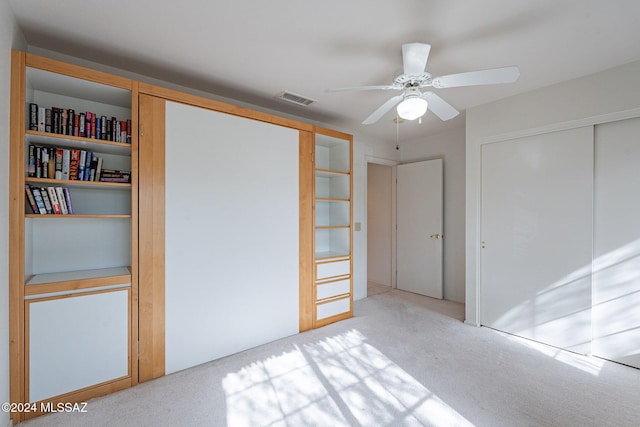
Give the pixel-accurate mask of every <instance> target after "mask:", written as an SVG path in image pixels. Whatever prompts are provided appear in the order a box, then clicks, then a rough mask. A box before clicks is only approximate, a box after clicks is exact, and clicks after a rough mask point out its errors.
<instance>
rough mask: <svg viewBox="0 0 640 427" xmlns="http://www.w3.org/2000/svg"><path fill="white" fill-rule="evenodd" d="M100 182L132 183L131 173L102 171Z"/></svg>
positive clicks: (110, 170)
mask: <svg viewBox="0 0 640 427" xmlns="http://www.w3.org/2000/svg"><path fill="white" fill-rule="evenodd" d="M100 181H102V182H122V183H130V182H131V172H130V171H122V170H117V169H104V168H103V169H102V170H101V171H100Z"/></svg>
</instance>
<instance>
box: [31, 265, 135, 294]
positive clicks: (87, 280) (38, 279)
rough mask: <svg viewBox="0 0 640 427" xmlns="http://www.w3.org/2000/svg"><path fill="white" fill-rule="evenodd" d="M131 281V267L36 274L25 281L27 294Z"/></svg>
mask: <svg viewBox="0 0 640 427" xmlns="http://www.w3.org/2000/svg"><path fill="white" fill-rule="evenodd" d="M130 283H131V269H130V267H114V268H101V269H96V270H80V271H65V272H59V273H43V274H36V275H33V276H31V277H29V279H28V280H27V281H26V283H25V291H24V295H25V296H33V295H40V294H47V293H53V292H64V291H75V290H80V289H88V288H96V287H101V286H113V285H124V284H130Z"/></svg>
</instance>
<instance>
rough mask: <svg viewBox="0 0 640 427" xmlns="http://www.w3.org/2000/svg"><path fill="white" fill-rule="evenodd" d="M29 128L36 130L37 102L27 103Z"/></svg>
mask: <svg viewBox="0 0 640 427" xmlns="http://www.w3.org/2000/svg"><path fill="white" fill-rule="evenodd" d="M29 130H38V104H34V103H33V102H31V103H29Z"/></svg>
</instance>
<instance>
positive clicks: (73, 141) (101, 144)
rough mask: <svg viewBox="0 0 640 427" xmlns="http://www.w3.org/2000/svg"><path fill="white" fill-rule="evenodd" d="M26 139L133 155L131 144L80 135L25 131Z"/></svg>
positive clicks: (100, 151) (35, 142)
mask: <svg viewBox="0 0 640 427" xmlns="http://www.w3.org/2000/svg"><path fill="white" fill-rule="evenodd" d="M25 136H26V138H25V139H26V141H27V142H28V143H30V144H46V145H52V146H56V147H59V148H77V149H86V150H88V151H95V152H98V153H104V154H115V155H120V156H131V144H127V143H124V142H113V141H106V140H102V139H94V138H85V137H80V136H72V135H62V134H58V133H50V132H38V131H34V130H27V131H25Z"/></svg>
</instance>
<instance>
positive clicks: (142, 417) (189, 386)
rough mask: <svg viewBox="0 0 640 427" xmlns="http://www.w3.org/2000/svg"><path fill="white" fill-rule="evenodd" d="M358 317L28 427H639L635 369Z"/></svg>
mask: <svg viewBox="0 0 640 427" xmlns="http://www.w3.org/2000/svg"><path fill="white" fill-rule="evenodd" d="M371 294H373V295H371ZM354 309H355V316H354V317H353V318H352V319H348V320H345V321H342V322H338V323H335V324H332V325H329V326H326V327H324V328H320V329H316V330H313V331H309V332H306V333H302V334H298V335H294V336H291V337H287V338H284V339H281V340H278V341H275V342H273V343H269V344H266V345H263V346H260V347H257V348H253V349H250V350H246V351H243V352H241V353H238V354H235V355H232V356H229V357H225V358H222V359H219V360H215V361H212V362H209V363H206V364H203V365H200V366H197V367H194V368H191V369H187V370H184V371H181V372H178V373H175V374H172V375H168V376H166V377H163V378H159V379H157V380H154V381H149V382H146V383H142V384H139V385H137V386H135V387H133V388H130V389H127V390H124V391H121V392H118V393H114V394H111V395H108V396H105V397H101V398H97V399H92V400H90V401H89V402H88V404H87V408H86V409H87V413H70V414H65V413H56V414H49V415H45V416H42V417H39V418H36V419H32V420H29V421H26V422H24V423H22V424H21V426H24V427H35V426H47V427H51V426H71V427H73V426H92V427H98V426H109V427H113V426H230V427H236V426H251V427H254V426H290V427H297V426H330V427H335V426H490V427H496V426H509V427H514V426H598V427H602V426H617V427H623V426H630V427H632V426H633V427H636V426H638V425H640V422H639V420H640V370H638V369H634V368H630V367H627V366H623V365H620V364H617V363H613V362H609V361H605V360H602V359H598V358H594V357H586V356H581V355H576V354H573V353H569V352H566V351H563V350H559V349H556V348H552V347H548V346H545V345H541V344H538V343H534V342H531V341H528V340H524V339H520V338H517V337H513V336H510V335H507V334H503V333H500V332H497V331H494V330H491V329H488V328H475V327H472V326H469V325H465V324H464V323H463V322H462V321H463V317H464V306H463V305H462V304H458V303H454V302H448V301H440V300H434V299H431V298H426V297H422V296H418V295H415V294H411V293H406V292H402V291H398V290H394V289H390V288H386V289H383V288H377V289H372V292H370V296H369V297H368V298H366V299H364V300H361V301H356V302H355V306H354Z"/></svg>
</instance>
